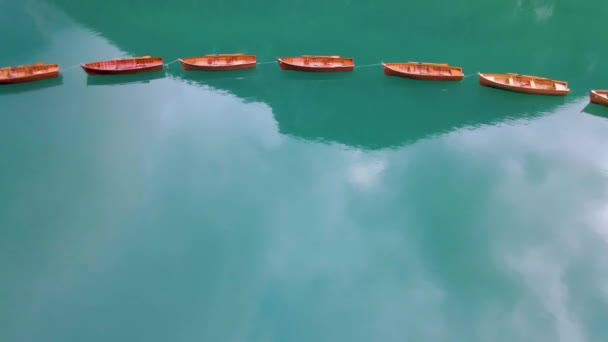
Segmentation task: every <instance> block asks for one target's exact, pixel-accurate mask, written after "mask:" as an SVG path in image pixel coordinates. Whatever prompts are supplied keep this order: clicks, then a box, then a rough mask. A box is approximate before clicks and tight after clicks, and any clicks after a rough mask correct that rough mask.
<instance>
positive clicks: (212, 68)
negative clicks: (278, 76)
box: [179, 60, 256, 71]
mask: <svg viewBox="0 0 608 342" xmlns="http://www.w3.org/2000/svg"><path fill="white" fill-rule="evenodd" d="M179 63H180V64H181V66H182V69H184V70H187V71H235V70H246V69H254V68H255V67H256V63H255V62H253V63H242V64H233V65H197V64H192V63H188V62H185V61H183V60H180V61H179Z"/></svg>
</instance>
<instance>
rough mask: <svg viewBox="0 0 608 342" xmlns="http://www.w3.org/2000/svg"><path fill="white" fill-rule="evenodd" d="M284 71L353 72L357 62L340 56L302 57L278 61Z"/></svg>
mask: <svg viewBox="0 0 608 342" xmlns="http://www.w3.org/2000/svg"><path fill="white" fill-rule="evenodd" d="M277 62H278V63H279V67H280V68H281V69H283V70H296V71H308V72H347V71H353V69H354V68H355V62H354V61H353V59H352V58H342V57H340V56H301V57H287V58H279V59H277Z"/></svg>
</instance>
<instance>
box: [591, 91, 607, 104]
mask: <svg viewBox="0 0 608 342" xmlns="http://www.w3.org/2000/svg"><path fill="white" fill-rule="evenodd" d="M589 100H590V102H591V103H595V104H599V105H602V106H606V107H608V90H592V91H590V92H589Z"/></svg>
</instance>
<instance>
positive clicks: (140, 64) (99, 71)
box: [80, 56, 163, 75]
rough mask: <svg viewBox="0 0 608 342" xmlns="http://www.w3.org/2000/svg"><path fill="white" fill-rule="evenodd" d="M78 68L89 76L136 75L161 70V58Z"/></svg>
mask: <svg viewBox="0 0 608 342" xmlns="http://www.w3.org/2000/svg"><path fill="white" fill-rule="evenodd" d="M80 66H81V67H82V69H84V71H85V72H86V73H87V74H89V75H122V74H137V73H141V72H150V71H159V70H162V69H163V59H162V58H161V57H150V56H143V57H133V58H123V59H112V60H109V61H102V62H93V63H87V64H81V65H80Z"/></svg>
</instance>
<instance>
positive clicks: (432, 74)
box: [382, 62, 464, 81]
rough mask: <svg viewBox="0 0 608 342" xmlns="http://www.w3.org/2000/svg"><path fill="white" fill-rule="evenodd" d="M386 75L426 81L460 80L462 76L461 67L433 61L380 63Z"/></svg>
mask: <svg viewBox="0 0 608 342" xmlns="http://www.w3.org/2000/svg"><path fill="white" fill-rule="evenodd" d="M382 70H383V71H384V74H385V75H387V76H399V77H406V78H411V79H415V80H427V81H460V80H462V78H463V77H464V74H463V73H462V68H460V67H455V66H450V65H448V64H435V63H418V62H407V63H382Z"/></svg>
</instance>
